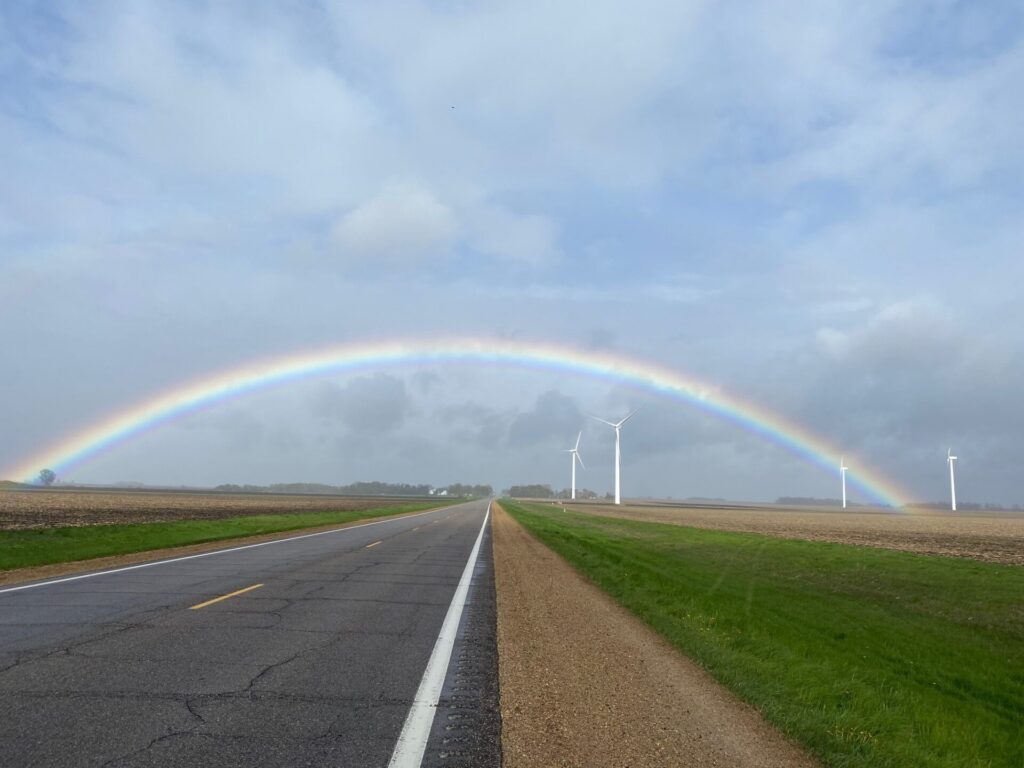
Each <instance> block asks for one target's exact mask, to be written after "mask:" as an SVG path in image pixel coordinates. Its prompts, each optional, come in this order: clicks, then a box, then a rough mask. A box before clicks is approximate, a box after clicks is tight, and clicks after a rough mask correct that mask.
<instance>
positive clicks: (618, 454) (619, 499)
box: [590, 408, 639, 504]
mask: <svg viewBox="0 0 1024 768" xmlns="http://www.w3.org/2000/svg"><path fill="white" fill-rule="evenodd" d="M637 410H639V409H636V408H634V409H633V410H632V411H630V412H629V413H628V414H627V415H626V418H624V419H623V420H622V421H619V422H613V421H605V420H604V419H598V418H597V416H591V417H590V418H592V419H597V420H598V421H600V422H601V423H602V424H607V425H608V426H609V427H612V428H613V429H614V430H615V503H616V504H621V503H622V497H621V496H620V494H619V489H620V483H619V478H620V470H619V463H620V459H621V457H622V451H621V449H620V448H619V437H620V432H621V430H622V425H623V424H625V423H626V422H627V421H629V420H630V419H631V418H633V414H634V413H636V412H637Z"/></svg>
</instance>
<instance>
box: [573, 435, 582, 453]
mask: <svg viewBox="0 0 1024 768" xmlns="http://www.w3.org/2000/svg"><path fill="white" fill-rule="evenodd" d="M581 437H583V432H582V431H580V433H579V434H578V435H576V447H575V448H573V450H574V451H578V450H579V449H580V438H581Z"/></svg>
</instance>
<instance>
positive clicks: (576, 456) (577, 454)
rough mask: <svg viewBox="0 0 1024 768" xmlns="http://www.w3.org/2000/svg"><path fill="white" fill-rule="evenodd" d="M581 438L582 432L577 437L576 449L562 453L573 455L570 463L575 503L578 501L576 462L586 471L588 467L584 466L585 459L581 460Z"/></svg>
mask: <svg viewBox="0 0 1024 768" xmlns="http://www.w3.org/2000/svg"><path fill="white" fill-rule="evenodd" d="M581 437H583V433H582V432H580V433H579V434H578V435H576V447H575V448H565V449H564V450H563V451H562V453H568V454H571V455H570V457H569V462H570V463H571V464H572V498H573V501H575V500H576V462H577V461H578V462H579V463H580V466H581V467H583V468H584V469H586V467H585V466H584V465H583V459H581V458H580V438H581Z"/></svg>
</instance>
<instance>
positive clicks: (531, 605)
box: [493, 505, 816, 768]
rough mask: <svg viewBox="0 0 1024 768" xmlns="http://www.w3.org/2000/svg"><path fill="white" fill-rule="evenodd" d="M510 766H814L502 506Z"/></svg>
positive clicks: (502, 666) (497, 529)
mask: <svg viewBox="0 0 1024 768" xmlns="http://www.w3.org/2000/svg"><path fill="white" fill-rule="evenodd" d="M493 530H494V563H495V578H496V583H497V592H498V658H499V671H500V683H501V716H502V751H503V755H504V759H503V765H505V766H506V767H507V768H552V767H553V766H587V767H588V768H605V767H608V768H611V767H612V766H615V767H616V768H621V767H623V766H630V767H631V768H644V767H646V766H730V767H732V766H737V767H742V766H751V767H753V766H757V767H758V768H767V767H770V766H813V765H815V764H816V763H815V762H814V761H813V760H812V759H811V758H810V757H808V756H807V755H806V753H804V752H803V751H802V750H801V749H800V748H799V747H797V746H795V745H794V744H792V743H791V742H789V741H788V740H787V739H785V738H784V737H783V736H782V735H780V734H779V732H778V731H776V730H775V729H773V728H772V727H771V726H769V725H768V724H767V723H765V721H764V720H763V719H762V718H761V716H760V715H759V714H758V712H757V711H756V710H754V709H753V708H751V707H749V706H747V705H746V704H743V703H742V702H740V701H739V700H738V699H737V698H736V697H735V696H733V695H732V694H731V693H729V692H728V691H726V690H725V689H724V688H722V687H721V686H720V685H719V684H718V683H716V682H715V681H714V680H713V679H712V678H711V677H710V676H709V675H708V674H707V673H706V672H705V671H704V670H703V669H701V668H700V667H698V666H697V665H696V664H695V663H693V662H692V661H690V660H688V659H686V658H685V657H684V656H681V655H680V654H679V653H678V652H677V651H676V650H675V648H673V647H672V646H670V645H669V644H668V643H667V642H666V641H664V640H663V639H662V638H660V637H659V636H657V635H656V634H655V633H654V632H653V631H652V630H651V629H650V628H648V627H647V625H645V624H644V623H643V622H641V621H640V620H639V619H638V618H636V617H635V616H633V615H632V614H631V613H629V612H628V611H626V610H625V609H624V608H622V607H621V606H619V605H618V604H617V603H615V602H614V601H613V600H612V599H611V598H609V597H608V596H607V595H605V594H604V593H603V592H601V591H600V590H598V589H597V588H596V587H594V586H593V585H592V584H590V583H589V582H588V581H586V580H585V579H583V578H582V577H581V576H580V575H579V574H578V573H577V572H576V571H574V570H573V569H572V568H571V567H570V566H569V565H568V564H567V563H566V562H565V561H564V560H562V559H561V558H560V557H558V556H557V555H555V554H554V553H553V552H552V551H551V550H549V549H548V548H547V547H545V546H544V545H543V544H540V543H539V542H538V541H537V540H536V539H534V538H533V537H531V536H530V535H529V534H528V533H526V531H525V530H524V529H523V528H522V527H521V526H520V525H519V524H518V523H516V522H515V521H514V520H513V519H512V518H511V517H510V516H509V515H508V514H507V513H506V512H505V511H504V510H502V509H501V508H500V507H499V506H498V505H494V522H493Z"/></svg>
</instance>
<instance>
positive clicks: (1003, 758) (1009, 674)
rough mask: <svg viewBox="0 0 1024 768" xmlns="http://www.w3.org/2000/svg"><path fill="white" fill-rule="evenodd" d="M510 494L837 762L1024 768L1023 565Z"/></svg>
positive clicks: (733, 684) (546, 536) (723, 674)
mask: <svg viewBox="0 0 1024 768" xmlns="http://www.w3.org/2000/svg"><path fill="white" fill-rule="evenodd" d="M502 506H503V507H504V508H505V509H506V510H507V511H508V512H509V513H511V514H512V515H513V517H515V518H516V519H517V520H518V521H519V522H520V523H522V524H523V525H524V526H526V528H527V529H528V530H530V531H531V532H532V533H533V534H534V535H535V536H537V537H538V538H539V539H540V540H541V541H543V542H544V543H545V544H547V545H548V546H550V547H551V548H552V549H554V550H555V551H556V552H558V553H559V554H560V555H562V556H563V557H565V558H566V559H567V560H568V561H569V562H570V563H572V565H573V566H575V567H576V568H577V569H578V570H579V571H581V572H582V573H583V574H584V575H585V576H587V577H588V578H590V579H591V580H592V581H593V582H594V583H596V584H597V585H598V586H600V587H601V588H602V589H604V590H605V591H607V592H608V593H610V594H611V595H612V596H613V597H614V598H616V599H617V600H618V601H619V602H621V603H622V604H623V605H625V606H626V607H627V608H629V609H630V610H632V611H633V612H635V613H636V614H637V615H638V616H640V617H641V618H642V619H643V620H644V621H646V622H647V623H648V624H649V625H650V626H651V627H653V628H654V629H655V630H656V631H657V632H659V633H660V634H661V635H663V636H664V637H665V638H667V639H668V640H669V641H670V642H672V643H673V644H675V645H676V646H677V647H678V648H679V649H680V650H681V651H683V652H684V653H686V654H687V655H689V656H690V657H691V658H694V659H696V660H698V661H699V662H700V663H701V664H702V665H703V666H704V667H705V668H707V669H708V670H709V671H710V672H711V674H713V675H714V676H715V677H716V678H717V679H718V680H720V681H721V682H722V683H723V684H725V685H726V686H727V687H729V688H731V689H732V690H733V691H735V692H736V693H737V694H738V695H739V696H740V697H742V698H744V699H746V700H747V701H749V702H751V703H752V704H754V705H755V706H756V707H757V708H758V709H760V710H761V711H762V712H763V713H764V715H765V716H766V717H767V718H768V720H769V721H771V722H772V723H774V724H775V725H776V726H778V727H779V728H781V729H782V730H783V731H784V732H785V733H787V734H789V735H790V736H792V737H793V738H795V739H796V740H797V741H799V742H801V743H803V744H805V745H806V746H807V747H808V748H809V749H810V750H811V751H812V752H813V753H814V754H816V755H818V756H819V757H820V758H821V759H822V760H823V762H824V763H825V764H826V765H830V766H844V767H845V766H921V767H922V768H923V767H925V766H991V767H995V766H1014V768H1020V766H1024V568H1018V567H1015V566H1003V565H994V564H990V563H980V562H975V561H971V560H959V559H953V558H941V557H928V556H923V555H912V554H906V553H902V552H892V551H888V550H883V549H871V548H866V547H853V546H848V545H843V544H828V543H821V542H807V541H794V540H788V539H779V538H772V537H768V536H761V535H756V534H744V533H729V532H723V531H709V530H701V529H696V528H683V527H679V526H674V525H661V524H657V523H640V522H634V521H628V520H617V519H613V518H603V517H594V516H590V515H581V514H575V513H571V512H561V511H555V510H552V509H551V508H550V507H545V506H540V505H531V504H520V503H517V502H510V501H503V502H502Z"/></svg>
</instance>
